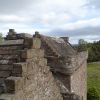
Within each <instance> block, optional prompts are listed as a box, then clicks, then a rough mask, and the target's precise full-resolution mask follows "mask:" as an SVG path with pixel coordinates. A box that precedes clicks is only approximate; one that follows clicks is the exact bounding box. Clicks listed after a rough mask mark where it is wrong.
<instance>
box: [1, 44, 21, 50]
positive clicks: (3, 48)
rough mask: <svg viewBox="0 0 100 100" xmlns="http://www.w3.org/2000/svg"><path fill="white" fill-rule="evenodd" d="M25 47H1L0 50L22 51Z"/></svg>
mask: <svg viewBox="0 0 100 100" xmlns="http://www.w3.org/2000/svg"><path fill="white" fill-rule="evenodd" d="M21 49H23V46H20V45H19V46H4V47H3V46H0V50H21Z"/></svg>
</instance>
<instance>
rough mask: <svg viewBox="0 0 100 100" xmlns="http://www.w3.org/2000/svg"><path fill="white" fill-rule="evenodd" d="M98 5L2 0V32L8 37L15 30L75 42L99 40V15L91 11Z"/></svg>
mask: <svg viewBox="0 0 100 100" xmlns="http://www.w3.org/2000/svg"><path fill="white" fill-rule="evenodd" d="M94 2H95V3H94ZM97 3H99V2H98V0H88V2H87V0H0V32H3V33H4V34H6V32H7V31H8V29H9V28H14V29H16V31H18V32H28V33H31V34H33V33H34V31H40V33H43V34H46V35H52V34H53V36H61V35H63V36H66V35H68V36H70V37H71V38H72V39H74V40H75V39H79V38H86V37H89V38H90V39H91V40H93V38H92V37H91V36H92V35H93V34H95V35H96V36H99V31H100V30H99V27H100V15H99V13H98V12H96V10H93V9H94V8H93V7H92V6H95V8H96V7H97V8H99V6H98V5H99V4H98V5H97ZM84 5H87V6H88V7H86V6H84ZM91 7H92V8H93V9H92V10H91V9H90V8H91ZM66 33H67V34H66ZM73 37H74V38H73ZM89 38H87V39H89ZM95 39H96V38H95Z"/></svg>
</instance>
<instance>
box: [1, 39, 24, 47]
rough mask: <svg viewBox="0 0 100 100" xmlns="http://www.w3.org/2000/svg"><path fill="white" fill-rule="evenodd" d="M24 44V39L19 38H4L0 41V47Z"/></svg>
mask: <svg viewBox="0 0 100 100" xmlns="http://www.w3.org/2000/svg"><path fill="white" fill-rule="evenodd" d="M23 44H24V39H19V40H5V41H3V42H1V43H0V47H2V46H16V45H23Z"/></svg>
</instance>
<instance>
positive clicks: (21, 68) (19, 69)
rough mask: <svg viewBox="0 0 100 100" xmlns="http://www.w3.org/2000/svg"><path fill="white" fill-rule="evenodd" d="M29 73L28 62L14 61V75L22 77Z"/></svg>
mask: <svg viewBox="0 0 100 100" xmlns="http://www.w3.org/2000/svg"><path fill="white" fill-rule="evenodd" d="M26 74H27V63H14V64H13V70H12V75H13V76H17V77H21V76H25V75H26Z"/></svg>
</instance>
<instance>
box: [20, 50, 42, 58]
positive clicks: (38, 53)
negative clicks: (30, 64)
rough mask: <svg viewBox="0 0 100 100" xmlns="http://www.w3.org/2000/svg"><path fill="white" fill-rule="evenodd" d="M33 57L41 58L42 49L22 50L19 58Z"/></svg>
mask: <svg viewBox="0 0 100 100" xmlns="http://www.w3.org/2000/svg"><path fill="white" fill-rule="evenodd" d="M34 57H37V58H43V57H44V50H41V49H28V50H23V51H22V53H21V58H23V59H31V58H34Z"/></svg>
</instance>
